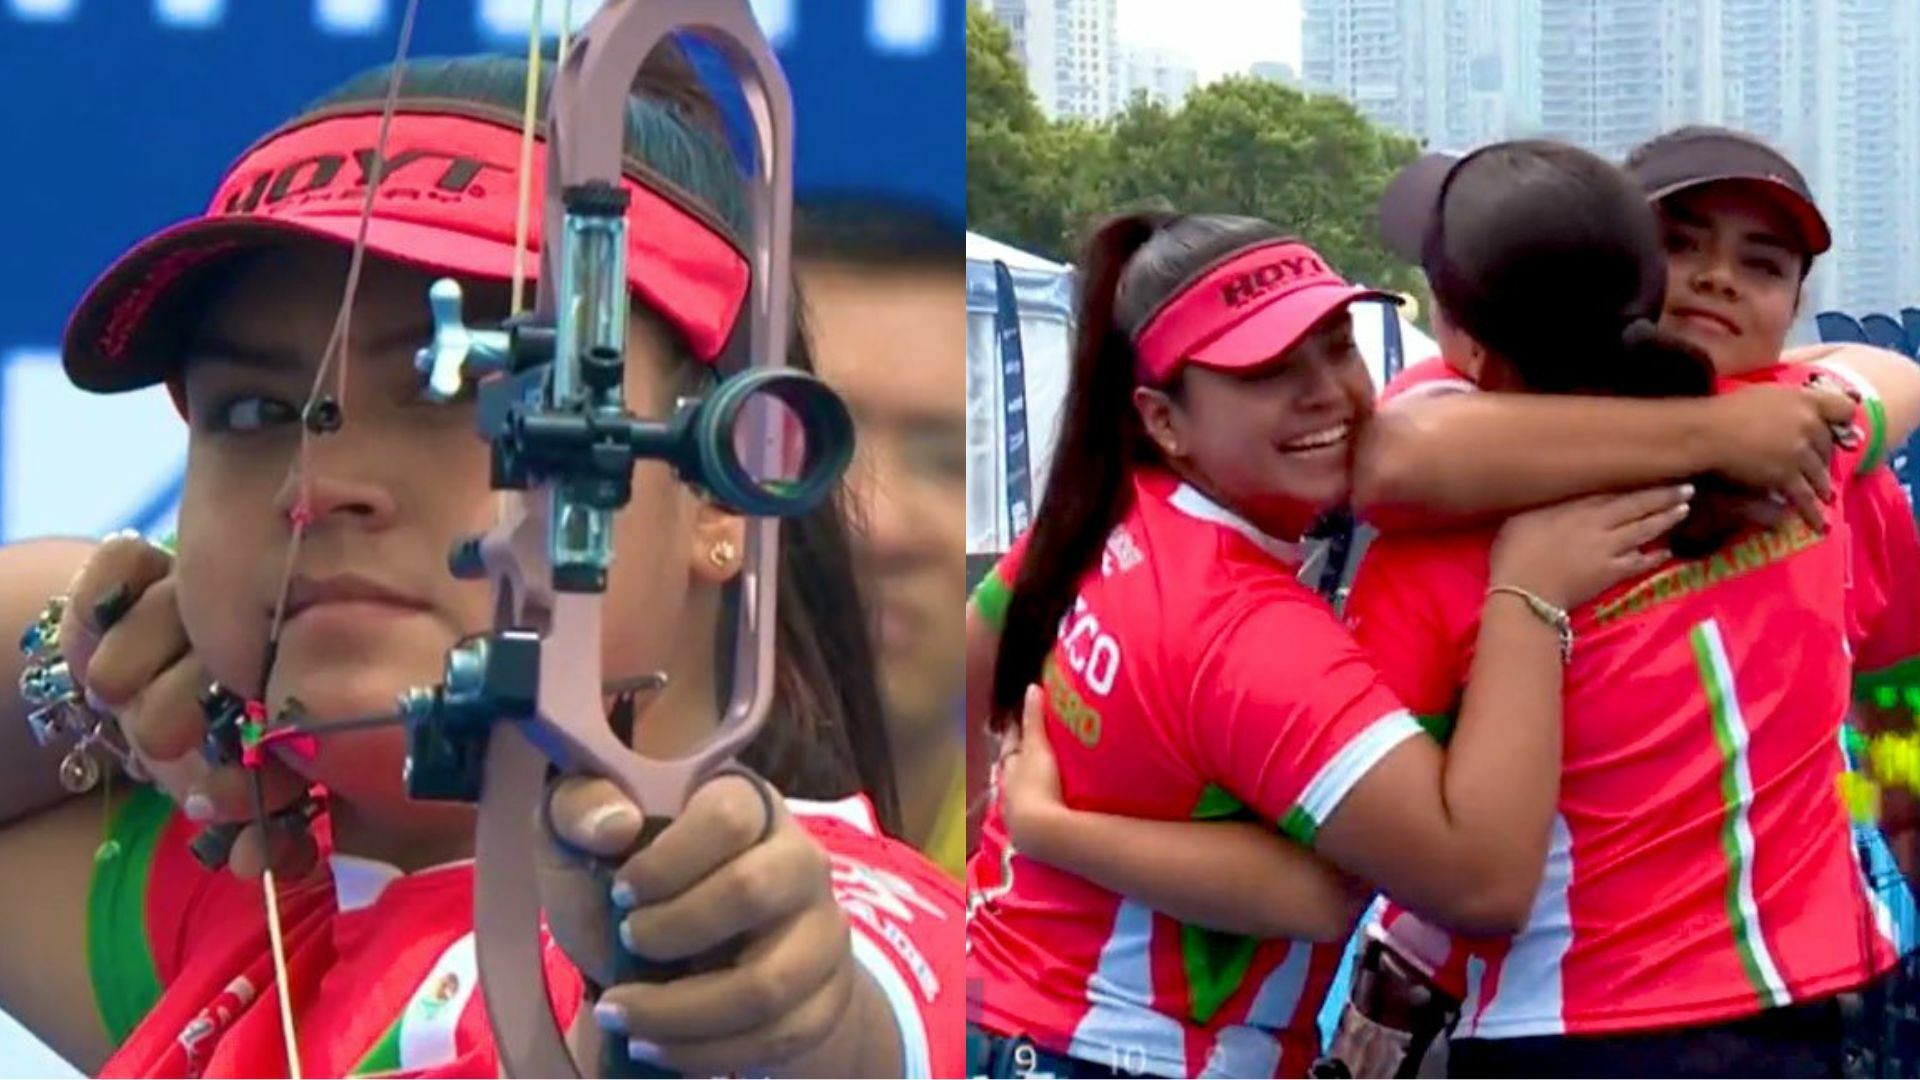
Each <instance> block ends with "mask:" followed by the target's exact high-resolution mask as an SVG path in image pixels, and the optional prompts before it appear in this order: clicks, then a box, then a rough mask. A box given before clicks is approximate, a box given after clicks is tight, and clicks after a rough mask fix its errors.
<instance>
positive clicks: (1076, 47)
mask: <svg viewBox="0 0 1920 1080" xmlns="http://www.w3.org/2000/svg"><path fill="white" fill-rule="evenodd" d="M1118 7H1119V0H991V7H990V8H989V10H990V11H991V12H992V13H993V16H994V18H996V19H998V20H999V21H1000V22H1001V23H1002V24H1003V25H1005V26H1006V27H1007V29H1008V31H1009V32H1010V33H1011V34H1012V36H1013V46H1014V52H1015V55H1017V56H1019V57H1020V61H1021V64H1022V65H1023V66H1024V67H1025V68H1026V72H1027V85H1029V86H1031V87H1032V88H1033V96H1034V97H1035V98H1036V99H1038V101H1039V103H1040V110H1041V111H1042V112H1043V113H1045V114H1046V115H1047V116H1049V117H1053V118H1060V117H1078V118H1081V119H1085V120H1099V119H1103V118H1105V117H1107V116H1110V115H1112V114H1113V112H1114V111H1115V110H1116V109H1118V108H1119V106H1120V104H1121V101H1122V100H1123V99H1122V97H1121V89H1122V82H1121V80H1122V72H1121V68H1120V46H1119V41H1118V38H1117V32H1118V23H1119V17H1118Z"/></svg>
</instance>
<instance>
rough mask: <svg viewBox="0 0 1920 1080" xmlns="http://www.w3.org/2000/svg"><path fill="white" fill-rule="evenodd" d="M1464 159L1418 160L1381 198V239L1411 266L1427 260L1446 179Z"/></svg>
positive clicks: (1453, 156)
mask: <svg viewBox="0 0 1920 1080" xmlns="http://www.w3.org/2000/svg"><path fill="white" fill-rule="evenodd" d="M1464 160H1466V159H1465V157H1463V156H1462V155H1459V154H1446V153H1440V152H1434V153H1429V154H1422V155H1421V156H1420V157H1418V158H1415V159H1414V160H1413V161H1412V162H1411V163H1409V164H1408V165H1407V166H1406V167H1404V168H1402V169H1401V170H1400V172H1399V175H1397V176H1395V177H1394V178H1393V181H1392V182H1391V183H1389V184H1388V185H1387V190H1386V191H1385V192H1384V193H1382V194H1381V196H1380V239H1381V240H1382V241H1383V242H1384V243H1385V244H1386V245H1387V250H1388V251H1391V252H1393V253H1394V254H1395V255H1398V256H1400V257H1401V258H1403V259H1405V260H1407V261H1408V262H1411V263H1419V262H1423V261H1424V258H1423V257H1424V255H1425V254H1426V251H1425V249H1426V242H1427V232H1428V230H1429V229H1430V228H1431V227H1432V224H1433V216H1434V214H1435V212H1437V211H1438V210H1439V208H1440V194H1441V192H1442V191H1444V190H1445V189H1446V186H1447V178H1448V177H1449V176H1451V175H1453V170H1454V169H1456V168H1458V167H1459V165H1460V163H1461V162H1462V161H1464Z"/></svg>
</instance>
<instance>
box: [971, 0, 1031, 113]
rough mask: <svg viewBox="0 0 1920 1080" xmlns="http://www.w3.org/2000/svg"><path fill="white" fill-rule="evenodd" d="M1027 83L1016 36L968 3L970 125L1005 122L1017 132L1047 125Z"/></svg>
mask: <svg viewBox="0 0 1920 1080" xmlns="http://www.w3.org/2000/svg"><path fill="white" fill-rule="evenodd" d="M1046 122H1047V121H1046V118H1045V117H1044V116H1042V115H1041V114H1040V104H1039V102H1037V101H1035V100H1034V99H1033V91H1032V90H1031V89H1029V88H1028V86H1027V75H1026V72H1025V70H1023V69H1022V68H1021V66H1020V59H1019V57H1016V56H1015V55H1014V54H1013V35H1012V34H1010V33H1008V32H1007V28H1006V27H1004V26H1001V25H1000V23H999V21H998V20H997V19H995V18H994V17H993V16H991V15H989V14H987V13H986V12H984V11H982V10H980V9H979V8H978V7H975V6H974V5H972V4H968V5H967V125H968V126H969V127H972V126H973V125H974V124H976V123H978V124H982V125H987V126H992V125H996V124H999V125H1005V126H1006V127H1009V128H1012V129H1013V130H1015V131H1037V130H1039V129H1040V128H1042V127H1044V126H1046Z"/></svg>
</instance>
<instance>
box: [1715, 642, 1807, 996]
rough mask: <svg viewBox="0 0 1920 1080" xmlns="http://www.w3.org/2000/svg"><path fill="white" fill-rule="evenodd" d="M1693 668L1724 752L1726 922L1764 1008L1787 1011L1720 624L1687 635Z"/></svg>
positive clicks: (1743, 736) (1743, 725)
mask: <svg viewBox="0 0 1920 1080" xmlns="http://www.w3.org/2000/svg"><path fill="white" fill-rule="evenodd" d="M1689 638H1690V639H1691V641H1692V644H1693V659H1694V663H1695V664H1697V665H1698V666H1699V669H1700V682H1701V684H1702V685H1703V686H1704V687H1705V688H1706V691H1707V709H1708V712H1709V713H1710V714H1711V717H1712V723H1713V740H1714V742H1715V743H1716V744H1717V745H1718V746H1719V747H1720V796H1721V803H1722V807H1723V814H1724V816H1723V818H1722V821H1721V826H1720V847H1721V850H1722V851H1723V852H1725V854H1726V857H1727V918H1728V921H1729V922H1731V923H1732V925H1733V941H1734V946H1735V948H1736V949H1738V951H1739V954H1740V966H1741V967H1742V968H1743V969H1744V970H1745V971H1746V973H1747V981H1748V982H1749V983H1751V984H1752V985H1753V991H1754V993H1755V994H1757V995H1758V996H1759V998H1760V1003H1761V1005H1762V1007H1764V1008H1773V1007H1776V1006H1780V1005H1785V1004H1787V1003H1788V1002H1789V1001H1791V1000H1792V997H1791V996H1790V995H1789V994H1788V993H1787V985H1786V982H1785V981H1784V980H1782V979H1781V978H1780V969H1779V967H1778V966H1777V965H1775V964H1774V962H1773V954H1772V953H1770V952H1768V951H1767V939H1766V934H1765V933H1764V931H1763V928H1762V927H1761V925H1760V909H1759V907H1758V905H1756V904H1755V903H1754V899H1753V824H1752V820H1751V818H1752V812H1753V772H1752V769H1751V767H1750V765H1749V763H1748V760H1747V745H1748V732H1747V722H1746V717H1745V716H1744V715H1742V713H1741V710H1740V695H1739V691H1738V689H1737V688H1736V687H1735V686H1734V685H1733V666H1732V664H1730V663H1729V662H1728V660H1727V647H1726V642H1725V641H1724V640H1723V639H1722V638H1721V636H1720V624H1719V623H1718V622H1717V621H1715V620H1713V619H1708V620H1706V621H1704V622H1701V623H1697V624H1695V626H1694V627H1693V630H1692V631H1691V633H1690V634H1689Z"/></svg>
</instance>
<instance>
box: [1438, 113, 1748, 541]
mask: <svg viewBox="0 0 1920 1080" xmlns="http://www.w3.org/2000/svg"><path fill="white" fill-rule="evenodd" d="M1441 206H1442V210H1441V214H1440V215H1439V217H1438V220H1437V221H1436V222H1435V227H1434V230H1433V231H1432V232H1431V233H1430V235H1429V238H1428V243H1427V245H1426V256H1425V260H1424V261H1425V264H1426V270H1427V277H1428V280H1429V281H1430V283H1431V284H1432V287H1433V293H1434V298H1435V300H1436V301H1437V302H1438V304H1439V305H1440V308H1441V310H1442V311H1443V312H1444V313H1445V315H1446V316H1447V318H1448V319H1449V320H1450V321H1451V322H1453V323H1454V324H1455V325H1457V326H1459V327H1460V328H1461V329H1463V330H1465V331H1466V332H1467V333H1469V334H1471V335H1472V336H1473V337H1474V339H1475V340H1477V341H1479V342H1480V343H1481V344H1482V345H1484V346H1486V348H1487V349H1488V350H1489V351H1491V352H1492V353H1493V354H1494V355H1495V357H1496V358H1497V359H1498V361H1499V362H1500V363H1502V364H1504V365H1505V367H1506V368H1507V370H1509V371H1510V372H1511V373H1512V374H1513V375H1514V377H1515V378H1516V379H1517V380H1518V381H1519V382H1520V383H1521V384H1522V385H1523V386H1525V387H1526V388H1528V389H1529V390H1532V391H1534V392H1536V393H1544V394H1599V395H1607V396H1614V397H1641V398H1658V397H1704V396H1706V395H1709V394H1711V393H1713V390H1714V370H1713V362H1712V361H1711V360H1710V359H1709V358H1708V357H1707V355H1706V354H1705V353H1703V352H1701V351H1700V350H1699V349H1696V348H1695V347H1693V346H1692V345H1690V344H1688V343H1687V342H1686V341H1684V340H1682V339H1681V338H1679V337H1677V336H1675V335H1673V334H1671V333H1668V332H1666V331H1663V330H1661V329H1659V326H1658V322H1659V318H1660V311H1661V308H1662V306H1663V305H1664V304H1665V301H1666V286H1667V263H1666V252H1665V248H1664V245H1663V244H1662V242H1661V237H1660V222H1659V219H1658V217H1657V216H1656V215H1655V214H1654V211H1653V208H1652V207H1650V206H1649V205H1648V204H1647V201H1646V198H1645V196H1644V195H1643V194H1642V192H1641V191H1640V188H1639V185H1637V184H1635V183H1634V182H1633V180H1632V179H1631V178H1630V177H1628V176H1627V175H1626V173H1624V172H1622V171H1621V170H1620V169H1618V168H1616V167H1615V166H1613V165H1611V164H1609V163H1608V162H1606V161H1605V160H1603V159H1601V158H1599V157H1597V156H1595V155H1593V154H1591V153H1588V152H1587V151H1585V150H1582V149H1580V148H1579V147H1576V146H1571V145H1567V144H1564V143H1558V142H1551V141H1546V140H1520V141H1515V142H1510V143H1503V144H1500V145H1498V146H1494V147H1489V148H1487V149H1485V150H1483V151H1480V152H1479V153H1477V154H1475V155H1473V156H1472V157H1471V158H1470V159H1468V160H1467V161H1464V162H1462V163H1461V164H1460V165H1459V166H1458V167H1457V168H1456V169H1455V170H1454V172H1453V175H1452V176H1450V177H1449V178H1448V181H1447V185H1446V187H1445V189H1444V193H1443V196H1442V202H1441ZM1694 483H1695V486H1696V488H1697V490H1698V492H1699V494H1698V495H1697V496H1696V499H1695V509H1694V512H1693V513H1692V514H1690V515H1689V516H1688V519H1687V521H1686V522H1685V523H1684V525H1683V527H1682V528H1680V529H1677V530H1675V532H1674V533H1673V535H1672V542H1673V549H1674V552H1675V553H1676V554H1679V555H1682V556H1688V555H1698V554H1704V553H1705V552H1707V551H1710V550H1712V549H1713V548H1715V547H1718V546H1719V545H1720V544H1721V543H1723V542H1725V541H1726V540H1727V539H1728V538H1729V537H1731V536H1732V535H1733V533H1734V532H1736V531H1738V529H1739V527H1740V522H1739V520H1738V519H1737V518H1736V516H1735V511H1734V508H1733V506H1732V505H1731V502H1730V501H1729V498H1727V497H1730V496H1732V495H1733V494H1734V492H1733V491H1732V489H1730V488H1728V487H1727V486H1726V485H1724V484H1723V483H1721V482H1720V481H1718V480H1715V479H1713V478H1710V477H1702V478H1698V479H1696V480H1695V481H1694Z"/></svg>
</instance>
